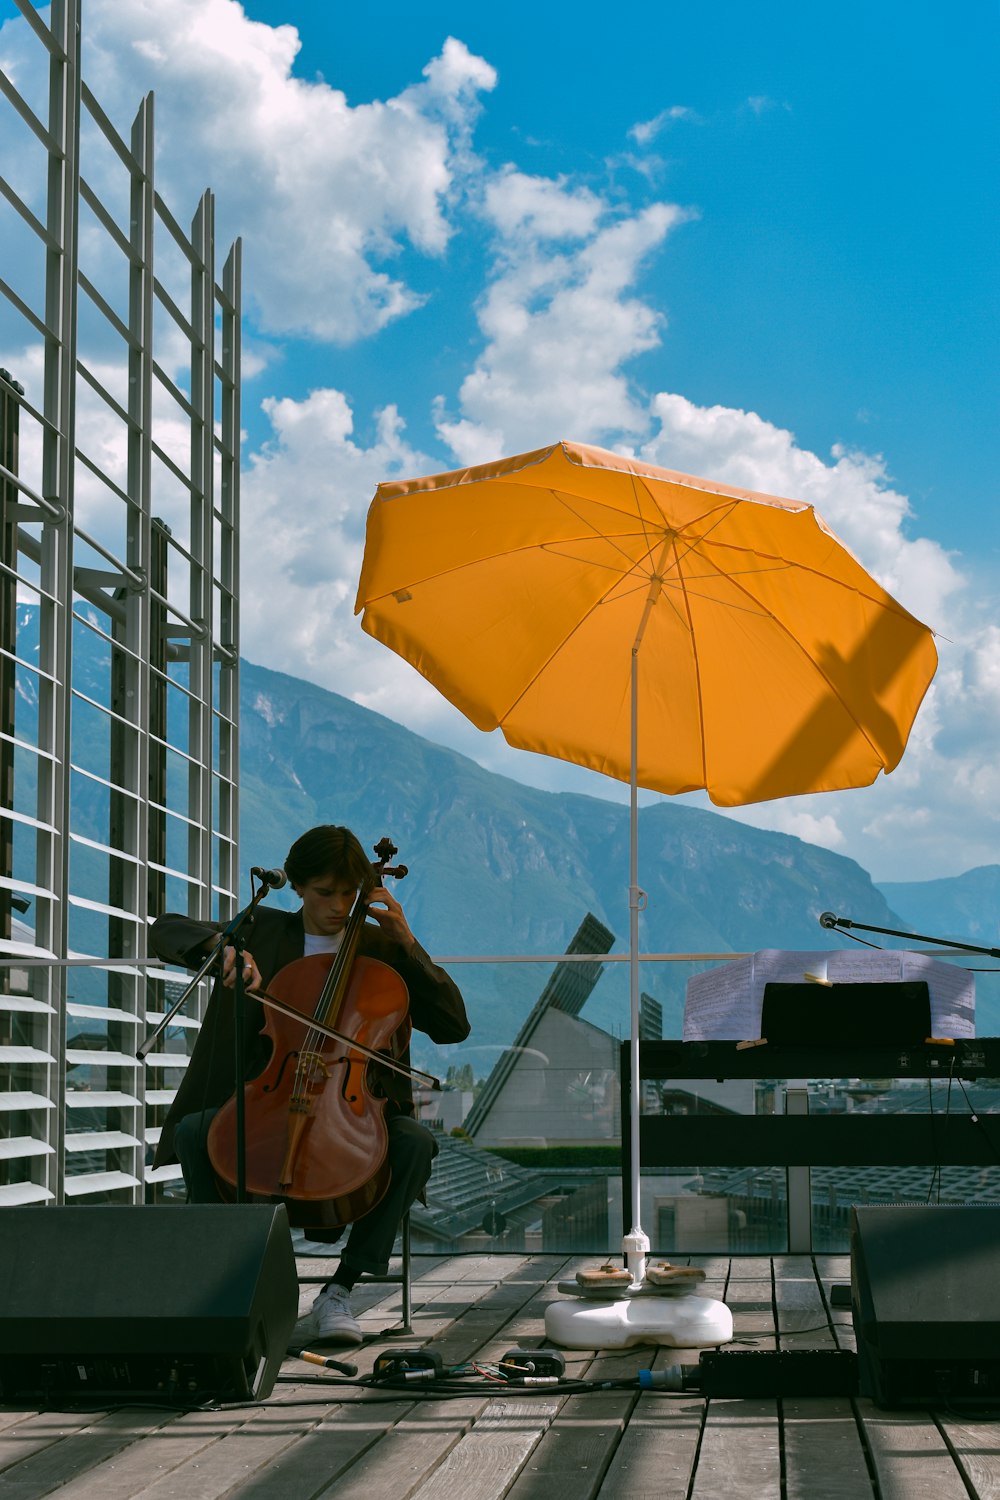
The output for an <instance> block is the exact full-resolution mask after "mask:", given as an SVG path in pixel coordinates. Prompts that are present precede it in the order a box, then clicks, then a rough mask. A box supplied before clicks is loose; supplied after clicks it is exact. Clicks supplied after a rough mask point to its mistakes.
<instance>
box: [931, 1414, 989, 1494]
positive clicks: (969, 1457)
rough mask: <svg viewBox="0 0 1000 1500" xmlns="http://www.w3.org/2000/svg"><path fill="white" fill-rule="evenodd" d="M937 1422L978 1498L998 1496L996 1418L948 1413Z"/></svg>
mask: <svg viewBox="0 0 1000 1500" xmlns="http://www.w3.org/2000/svg"><path fill="white" fill-rule="evenodd" d="M940 1426H941V1428H942V1431H943V1432H944V1435H945V1437H946V1439H947V1440H948V1442H949V1443H950V1444H951V1447H952V1449H953V1451H954V1454H955V1459H956V1462H957V1463H958V1466H959V1468H960V1469H961V1470H962V1472H963V1473H964V1474H965V1476H966V1478H967V1479H968V1481H969V1484H970V1485H971V1486H972V1490H973V1493H974V1494H975V1495H976V1496H977V1497H978V1500H1000V1422H972V1423H969V1424H968V1425H966V1423H964V1422H962V1421H960V1420H959V1419H957V1418H951V1417H948V1418H946V1419H945V1420H943V1421H941V1423H940Z"/></svg>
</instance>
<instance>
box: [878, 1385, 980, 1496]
mask: <svg viewBox="0 0 1000 1500" xmlns="http://www.w3.org/2000/svg"><path fill="white" fill-rule="evenodd" d="M857 1410H858V1414H859V1416H860V1418H861V1422H862V1426H863V1428H864V1435H865V1440H866V1441H867V1443H868V1449H869V1452H870V1454H871V1458H872V1464H873V1466H874V1469H875V1475H876V1478H877V1480H878V1493H879V1496H880V1500H969V1492H968V1490H967V1489H966V1487H965V1484H964V1482H963V1480H962V1477H961V1474H960V1473H959V1471H958V1468H957V1466H956V1464H955V1460H954V1458H953V1457H952V1454H951V1452H950V1450H949V1448H948V1445H947V1443H946V1442H945V1440H944V1438H943V1437H942V1435H941V1433H940V1431H939V1430H938V1427H937V1425H936V1423H935V1422H934V1421H933V1420H932V1419H931V1418H930V1416H928V1415H927V1413H913V1414H912V1415H910V1414H907V1415H905V1416H903V1415H897V1414H895V1413H892V1412H883V1411H879V1410H878V1409H877V1408H876V1407H874V1406H873V1405H872V1403H871V1402H870V1401H869V1400H867V1399H865V1398H861V1399H859V1401H858V1402H857Z"/></svg>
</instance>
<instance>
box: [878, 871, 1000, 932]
mask: <svg viewBox="0 0 1000 1500" xmlns="http://www.w3.org/2000/svg"><path fill="white" fill-rule="evenodd" d="M878 890H879V891H881V893H882V895H883V896H884V897H885V899H886V901H888V903H889V905H890V906H891V907H892V908H893V909H894V910H895V911H898V912H899V913H900V915H901V916H902V917H903V918H904V922H905V925H906V926H907V927H909V928H912V929H913V930H914V931H916V932H923V933H927V934H928V935H929V936H930V937H953V938H957V939H958V940H959V941H960V942H967V943H980V944H982V945H983V946H984V947H988V948H995V947H997V946H998V945H1000V865H980V866H979V867H978V869H975V870H966V872H965V874H964V875H953V876H951V877H950V878H948V879H945V880H899V881H883V882H881V883H880V884H879V886H878Z"/></svg>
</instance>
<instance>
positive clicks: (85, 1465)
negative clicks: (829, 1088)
mask: <svg viewBox="0 0 1000 1500" xmlns="http://www.w3.org/2000/svg"><path fill="white" fill-rule="evenodd" d="M692 1260H693V1263H695V1264H698V1265H702V1266H704V1267H705V1269H706V1271H707V1273H708V1281H707V1283H706V1291H707V1292H708V1293H709V1294H710V1295H714V1296H718V1297H722V1298H723V1299H724V1300H725V1301H726V1302H727V1303H728V1304H729V1306H730V1308H731V1309H732V1312H733V1316H734V1321H735V1327H736V1341H737V1345H736V1346H738V1347H740V1348H758V1349H775V1348H781V1349H821V1348H826V1349H835V1348H851V1347H853V1336H852V1330H851V1315H850V1311H849V1309H846V1308H845V1309H841V1308H833V1309H831V1308H830V1305H829V1298H828V1291H829V1287H830V1284H831V1282H844V1281H846V1280H847V1279H848V1277H849V1262H848V1260H847V1257H846V1256H817V1257H808V1256H781V1257H774V1258H773V1259H768V1258H766V1257H755V1258H733V1259H732V1260H730V1259H729V1258H728V1257H692ZM594 1261H595V1257H593V1256H591V1257H587V1258H579V1257H577V1258H570V1259H567V1258H566V1257H563V1256H554V1255H510V1256H500V1255H487V1254H483V1255H461V1256H451V1257H447V1258H442V1259H438V1260H435V1259H430V1258H427V1259H425V1258H423V1257H417V1258H416V1259H415V1262H414V1268H415V1279H414V1289H413V1306H414V1314H413V1321H414V1337H413V1338H412V1339H408V1340H407V1341H406V1345H404V1346H411V1347H412V1346H413V1345H416V1344H425V1343H426V1344H433V1347H434V1348H435V1349H436V1350H437V1351H438V1352H439V1353H440V1354H441V1356H442V1358H443V1360H444V1362H445V1364H446V1365H456V1364H459V1363H462V1362H465V1361H469V1360H478V1361H483V1362H486V1363H489V1362H490V1361H496V1360H498V1359H499V1358H500V1357H501V1356H502V1355H503V1354H504V1353H505V1352H506V1351H507V1350H508V1349H510V1348H512V1347H514V1346H517V1345H525V1344H527V1345H535V1346H537V1345H540V1344H542V1343H544V1323H543V1318H544V1312H545V1305H546V1303H547V1301H548V1300H549V1299H550V1298H552V1297H554V1296H557V1295H558V1293H557V1292H556V1283H557V1282H558V1281H559V1280H562V1279H565V1278H567V1277H569V1276H572V1274H573V1272H574V1271H575V1269H576V1268H577V1267H578V1266H579V1265H584V1264H593V1263H594ZM300 1264H301V1267H302V1272H303V1274H306V1273H309V1274H322V1273H323V1272H324V1271H325V1270H326V1269H327V1267H328V1266H329V1267H330V1268H332V1264H333V1263H332V1262H325V1261H302V1262H300ZM311 1295H312V1291H311V1290H310V1289H309V1288H305V1287H304V1288H303V1292H302V1302H303V1305H307V1304H308V1302H309V1300H310V1299H311ZM356 1305H357V1306H360V1307H362V1308H363V1314H362V1317H361V1321H362V1323H363V1326H364V1328H365V1330H366V1332H369V1331H370V1332H371V1334H372V1335H377V1333H378V1331H379V1330H381V1329H383V1328H385V1327H386V1326H388V1325H390V1324H391V1323H393V1322H394V1321H395V1320H397V1319H398V1317H399V1310H400V1294H399V1289H398V1288H397V1287H393V1288H386V1287H379V1286H374V1285H373V1286H369V1287H366V1288H362V1289H359V1292H358V1293H357V1294H356ZM393 1347H396V1348H398V1347H400V1345H399V1344H398V1343H397V1342H393V1343H386V1342H385V1341H383V1340H379V1339H378V1338H377V1337H374V1338H373V1341H372V1342H371V1343H368V1344H366V1345H365V1346H364V1348H363V1349H361V1350H360V1351H357V1352H356V1353H354V1354H351V1355H350V1356H347V1355H345V1357H350V1358H352V1359H354V1360H356V1362H357V1363H358V1365H359V1368H360V1370H361V1371H362V1372H367V1371H369V1370H370V1369H371V1367H372V1364H373V1362H374V1359H375V1357H376V1355H377V1354H378V1353H379V1352H380V1351H382V1350H384V1349H386V1348H393ZM330 1352H332V1353H336V1351H330ZM680 1359H683V1360H684V1361H685V1362H688V1363H697V1359H698V1354H697V1351H676V1350H671V1349H660V1350H658V1351H657V1352H656V1354H655V1360H654V1361H653V1366H654V1368H658V1367H662V1366H664V1365H669V1364H675V1363H677V1362H678V1361H679V1360H680ZM650 1362H651V1359H650V1351H648V1350H646V1351H627V1352H625V1353H621V1354H614V1355H612V1354H600V1355H596V1356H595V1355H593V1354H588V1353H567V1355H566V1364H567V1374H568V1375H574V1376H581V1377H587V1378H592V1379H599V1378H605V1379H609V1378H616V1377H623V1376H628V1375H633V1374H634V1373H635V1372H636V1371H638V1370H639V1369H642V1368H646V1367H648V1366H649V1365H650ZM309 1372H310V1367H308V1366H306V1365H304V1364H302V1363H301V1362H300V1361H297V1360H288V1361H286V1363H285V1365H284V1366H283V1370H282V1375H283V1377H291V1381H290V1382H286V1380H284V1379H282V1380H281V1381H279V1383H278V1384H277V1385H276V1386H275V1388H274V1391H273V1393H272V1395H271V1397H270V1398H269V1400H268V1401H267V1402H266V1403H260V1404H258V1405H256V1406H250V1407H244V1408H241V1409H238V1410H225V1411H199V1412H192V1413H185V1414H180V1415H178V1414H173V1413H170V1412H166V1411H160V1410H154V1409H151V1408H144V1409H132V1410H130V1409H128V1408H127V1407H124V1406H121V1407H117V1408H110V1409H108V1410H106V1411H100V1412H89V1413H81V1412H44V1413H37V1412H27V1411H23V1410H18V1411H15V1410H12V1409H10V1408H0V1494H3V1495H5V1496H6V1495H9V1496H10V1497H11V1500H34V1497H36V1496H44V1495H50V1494H53V1493H56V1492H58V1494H59V1495H60V1497H64V1500H84V1497H86V1500H133V1497H137V1496H143V1497H149V1500H215V1497H221V1496H225V1495H241V1496H249V1495H258V1496H261V1497H262V1500H265V1497H266V1500H315V1497H319V1496H330V1497H331V1500H332V1497H334V1496H335V1497H336V1500H373V1497H376V1500H411V1497H420V1500H500V1497H501V1496H506V1497H509V1500H555V1497H556V1496H559V1497H562V1496H567V1497H571V1500H594V1497H601V1500H618V1497H621V1500H868V1497H879V1500H969V1497H970V1496H971V1497H976V1500H987V1497H993V1500H995V1497H1000V1421H992V1420H975V1419H974V1418H971V1417H968V1416H961V1415H954V1416H951V1415H949V1414H947V1413H944V1412H937V1413H934V1414H931V1413H927V1412H922V1411H917V1412H908V1413H887V1412H882V1411H879V1410H877V1409H876V1408H875V1407H873V1406H872V1404H871V1403H870V1402H869V1401H866V1400H851V1399H849V1398H846V1397H844V1398H840V1397H836V1398H833V1397H829V1398H793V1397H789V1396H785V1397H783V1398H782V1399H781V1400H773V1399H772V1400H766V1399H753V1400H749V1399H726V1400H722V1399H712V1400H708V1401H706V1400H703V1399H702V1398H701V1397H699V1396H696V1395H685V1396H682V1397H680V1398H678V1397H673V1396H660V1395H658V1394H655V1393H644V1394H641V1395H640V1394H638V1393H637V1392H634V1391H604V1392H598V1393H594V1394H581V1395H574V1396H565V1397H561V1398H560V1397H550V1396H549V1395H547V1394H546V1395H542V1396H536V1397H525V1396H521V1397H520V1398H519V1397H518V1394H517V1392H516V1391H515V1390H511V1391H509V1392H508V1391H505V1392H504V1393H503V1395H502V1396H500V1397H493V1398H491V1399H488V1398H485V1397H482V1396H479V1395H469V1396H463V1397H461V1398H458V1399H454V1400H445V1401H434V1402H430V1401H428V1402H422V1403H421V1402H418V1401H415V1400H410V1399H408V1398H407V1397H406V1396H405V1395H402V1396H396V1395H393V1396H391V1397H389V1398H386V1397H385V1396H373V1395H371V1394H370V1393H367V1392H364V1391H362V1390H359V1389H358V1388H357V1387H344V1388H340V1389H337V1388H335V1387H333V1385H332V1381H331V1387H330V1388H327V1386H326V1385H325V1384H324V1385H316V1384H312V1383H299V1378H300V1377H301V1376H303V1375H307V1374H308V1373H309Z"/></svg>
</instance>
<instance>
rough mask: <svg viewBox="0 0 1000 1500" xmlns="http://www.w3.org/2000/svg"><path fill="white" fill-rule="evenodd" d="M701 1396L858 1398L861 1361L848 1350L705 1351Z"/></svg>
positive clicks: (700, 1365)
mask: <svg viewBox="0 0 1000 1500" xmlns="http://www.w3.org/2000/svg"><path fill="white" fill-rule="evenodd" d="M697 1382H698V1389H699V1390H700V1391H701V1394H702V1395H703V1396H710V1397H711V1396H856V1395H857V1394H858V1357H857V1355H856V1354H854V1353H853V1352H852V1351H851V1350H849V1349H780V1350H767V1349H733V1350H730V1351H728V1352H726V1353H720V1352H719V1351H718V1350H705V1351H704V1352H703V1353H702V1355H701V1358H700V1360H699V1361H698V1373H697Z"/></svg>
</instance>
